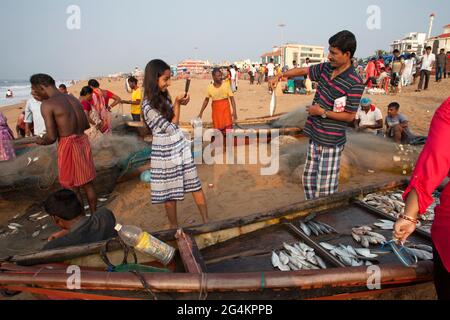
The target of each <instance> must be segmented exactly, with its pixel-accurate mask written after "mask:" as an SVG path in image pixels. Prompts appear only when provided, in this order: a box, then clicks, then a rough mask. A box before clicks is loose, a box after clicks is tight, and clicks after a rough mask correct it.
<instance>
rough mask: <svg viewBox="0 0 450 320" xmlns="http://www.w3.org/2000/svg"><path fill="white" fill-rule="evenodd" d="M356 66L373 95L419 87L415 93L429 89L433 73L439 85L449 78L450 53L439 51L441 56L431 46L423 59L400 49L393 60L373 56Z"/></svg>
mask: <svg viewBox="0 0 450 320" xmlns="http://www.w3.org/2000/svg"><path fill="white" fill-rule="evenodd" d="M354 67H355V68H356V69H357V70H358V73H359V75H360V76H361V77H362V78H363V79H365V81H366V85H367V90H368V93H370V94H379V93H382V94H397V93H399V92H401V89H402V88H403V87H406V86H410V85H415V83H416V82H417V79H419V84H418V87H417V90H416V92H421V91H422V90H428V88H429V85H430V78H431V73H432V71H433V70H434V71H435V76H436V82H441V81H442V79H443V78H447V76H450V52H447V53H446V52H445V49H440V50H439V54H438V55H435V54H434V53H432V48H431V47H426V48H425V50H424V51H423V52H422V55H421V56H417V55H416V53H414V52H413V53H411V54H403V55H402V54H401V52H400V51H399V50H398V49H395V50H394V51H393V54H392V56H391V57H385V56H382V55H380V56H378V57H372V58H370V59H369V61H368V62H367V63H366V64H365V66H364V65H363V64H359V63H358V61H357V60H356V59H355V60H354Z"/></svg>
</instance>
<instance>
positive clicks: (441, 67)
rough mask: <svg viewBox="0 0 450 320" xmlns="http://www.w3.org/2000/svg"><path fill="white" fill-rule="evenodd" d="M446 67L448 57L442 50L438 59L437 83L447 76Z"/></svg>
mask: <svg viewBox="0 0 450 320" xmlns="http://www.w3.org/2000/svg"><path fill="white" fill-rule="evenodd" d="M446 65H447V55H446V54H445V50H444V49H441V51H440V52H439V54H438V55H437V57H436V82H441V81H442V76H443V75H444V74H445V70H446Z"/></svg>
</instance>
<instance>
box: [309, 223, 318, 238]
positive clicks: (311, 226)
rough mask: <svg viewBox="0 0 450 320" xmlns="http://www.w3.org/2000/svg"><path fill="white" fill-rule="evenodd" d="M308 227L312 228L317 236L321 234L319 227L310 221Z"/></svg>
mask: <svg viewBox="0 0 450 320" xmlns="http://www.w3.org/2000/svg"><path fill="white" fill-rule="evenodd" d="M308 227H309V228H310V229H311V231H312V232H313V233H314V234H315V235H316V236H317V237H318V236H319V235H320V234H321V232H320V231H319V229H317V227H316V226H314V225H313V224H311V223H308Z"/></svg>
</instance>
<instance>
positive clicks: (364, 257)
mask: <svg viewBox="0 0 450 320" xmlns="http://www.w3.org/2000/svg"><path fill="white" fill-rule="evenodd" d="M320 245H321V246H322V247H323V248H325V249H326V250H328V251H329V252H330V253H331V254H332V255H333V256H335V257H336V258H338V259H339V260H340V261H341V262H342V263H343V264H345V265H346V266H348V267H361V266H364V265H366V266H371V265H373V263H372V262H371V261H369V259H370V260H372V259H374V258H376V257H378V255H376V254H372V253H371V252H370V250H369V249H366V248H360V249H357V248H353V247H352V246H344V245H343V244H340V245H339V246H337V247H336V246H333V245H332V244H329V243H326V242H321V243H320Z"/></svg>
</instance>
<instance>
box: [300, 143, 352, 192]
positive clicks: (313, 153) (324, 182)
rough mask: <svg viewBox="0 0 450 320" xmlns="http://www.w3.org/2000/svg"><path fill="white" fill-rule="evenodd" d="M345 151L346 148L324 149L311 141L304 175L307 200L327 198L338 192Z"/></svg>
mask: <svg viewBox="0 0 450 320" xmlns="http://www.w3.org/2000/svg"><path fill="white" fill-rule="evenodd" d="M343 151H344V146H340V147H332V148H330V147H323V146H320V145H318V144H316V143H314V142H313V141H310V143H309V149H308V156H307V158H306V165H305V172H304V173H303V187H304V189H305V195H306V199H307V200H313V199H316V198H320V197H326V196H329V195H332V194H334V193H336V192H337V191H338V186H339V172H340V167H341V156H342V152H343Z"/></svg>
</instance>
